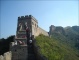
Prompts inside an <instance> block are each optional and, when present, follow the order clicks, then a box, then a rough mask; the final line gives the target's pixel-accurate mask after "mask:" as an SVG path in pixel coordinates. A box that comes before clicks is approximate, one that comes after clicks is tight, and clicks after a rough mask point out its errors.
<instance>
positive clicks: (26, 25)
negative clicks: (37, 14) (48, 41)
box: [0, 15, 52, 60]
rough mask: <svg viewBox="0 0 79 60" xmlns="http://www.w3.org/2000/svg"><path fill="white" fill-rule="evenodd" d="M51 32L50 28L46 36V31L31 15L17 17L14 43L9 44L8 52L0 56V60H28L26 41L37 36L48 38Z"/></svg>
mask: <svg viewBox="0 0 79 60" xmlns="http://www.w3.org/2000/svg"><path fill="white" fill-rule="evenodd" d="M51 30H52V26H51V27H50V31H49V34H48V32H47V31H45V30H43V29H42V28H41V27H39V26H38V21H37V20H36V19H35V18H34V17H33V16H32V15H26V16H21V17H18V22H17V31H16V36H15V38H14V42H11V44H10V51H9V52H6V53H4V55H1V56H0V60H28V55H29V54H28V49H29V47H28V46H29V44H28V41H29V40H30V39H33V38H34V37H36V36H38V35H39V34H43V35H45V36H50V32H51ZM30 49H31V48H30ZM30 49H29V50H30ZM30 55H33V54H30ZM29 60H31V59H29Z"/></svg>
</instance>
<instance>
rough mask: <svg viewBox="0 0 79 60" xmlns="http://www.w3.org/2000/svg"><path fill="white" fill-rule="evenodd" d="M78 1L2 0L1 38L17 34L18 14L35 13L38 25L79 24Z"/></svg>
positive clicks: (44, 26)
mask: <svg viewBox="0 0 79 60" xmlns="http://www.w3.org/2000/svg"><path fill="white" fill-rule="evenodd" d="M78 7H79V6H78V1H62V0H60V1H41V0H40V1H25V0H24V1H21V0H19V1H0V24H1V25H0V38H2V37H4V38H6V37H8V36H10V35H15V34H16V28H17V18H18V16H25V15H29V14H31V15H33V16H34V17H35V18H36V19H37V20H38V25H39V26H40V27H41V28H43V29H44V30H46V31H49V26H50V25H55V26H63V27H66V26H73V25H78V13H79V12H78Z"/></svg>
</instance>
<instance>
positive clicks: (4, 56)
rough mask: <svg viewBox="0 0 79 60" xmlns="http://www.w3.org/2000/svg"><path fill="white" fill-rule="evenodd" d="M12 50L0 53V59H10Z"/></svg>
mask: <svg viewBox="0 0 79 60" xmlns="http://www.w3.org/2000/svg"><path fill="white" fill-rule="evenodd" d="M11 57H12V52H11V51H9V52H6V53H4V54H3V55H0V60H11Z"/></svg>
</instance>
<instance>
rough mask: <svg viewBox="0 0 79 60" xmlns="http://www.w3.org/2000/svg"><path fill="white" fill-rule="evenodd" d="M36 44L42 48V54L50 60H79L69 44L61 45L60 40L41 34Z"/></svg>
mask: <svg viewBox="0 0 79 60" xmlns="http://www.w3.org/2000/svg"><path fill="white" fill-rule="evenodd" d="M36 44H37V45H38V46H39V48H40V54H42V55H44V56H45V57H46V58H47V59H48V60H79V57H78V56H77V55H76V53H75V51H74V50H73V49H72V48H71V47H69V46H67V44H63V43H60V42H59V41H58V39H55V38H49V37H47V36H44V35H42V34H41V35H39V36H38V37H36Z"/></svg>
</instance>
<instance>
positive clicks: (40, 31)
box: [38, 27, 49, 36]
mask: <svg viewBox="0 0 79 60" xmlns="http://www.w3.org/2000/svg"><path fill="white" fill-rule="evenodd" d="M38 31H39V32H38V33H39V34H43V35H45V36H49V35H48V32H47V31H45V30H44V29H42V28H40V27H39V28H38Z"/></svg>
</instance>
